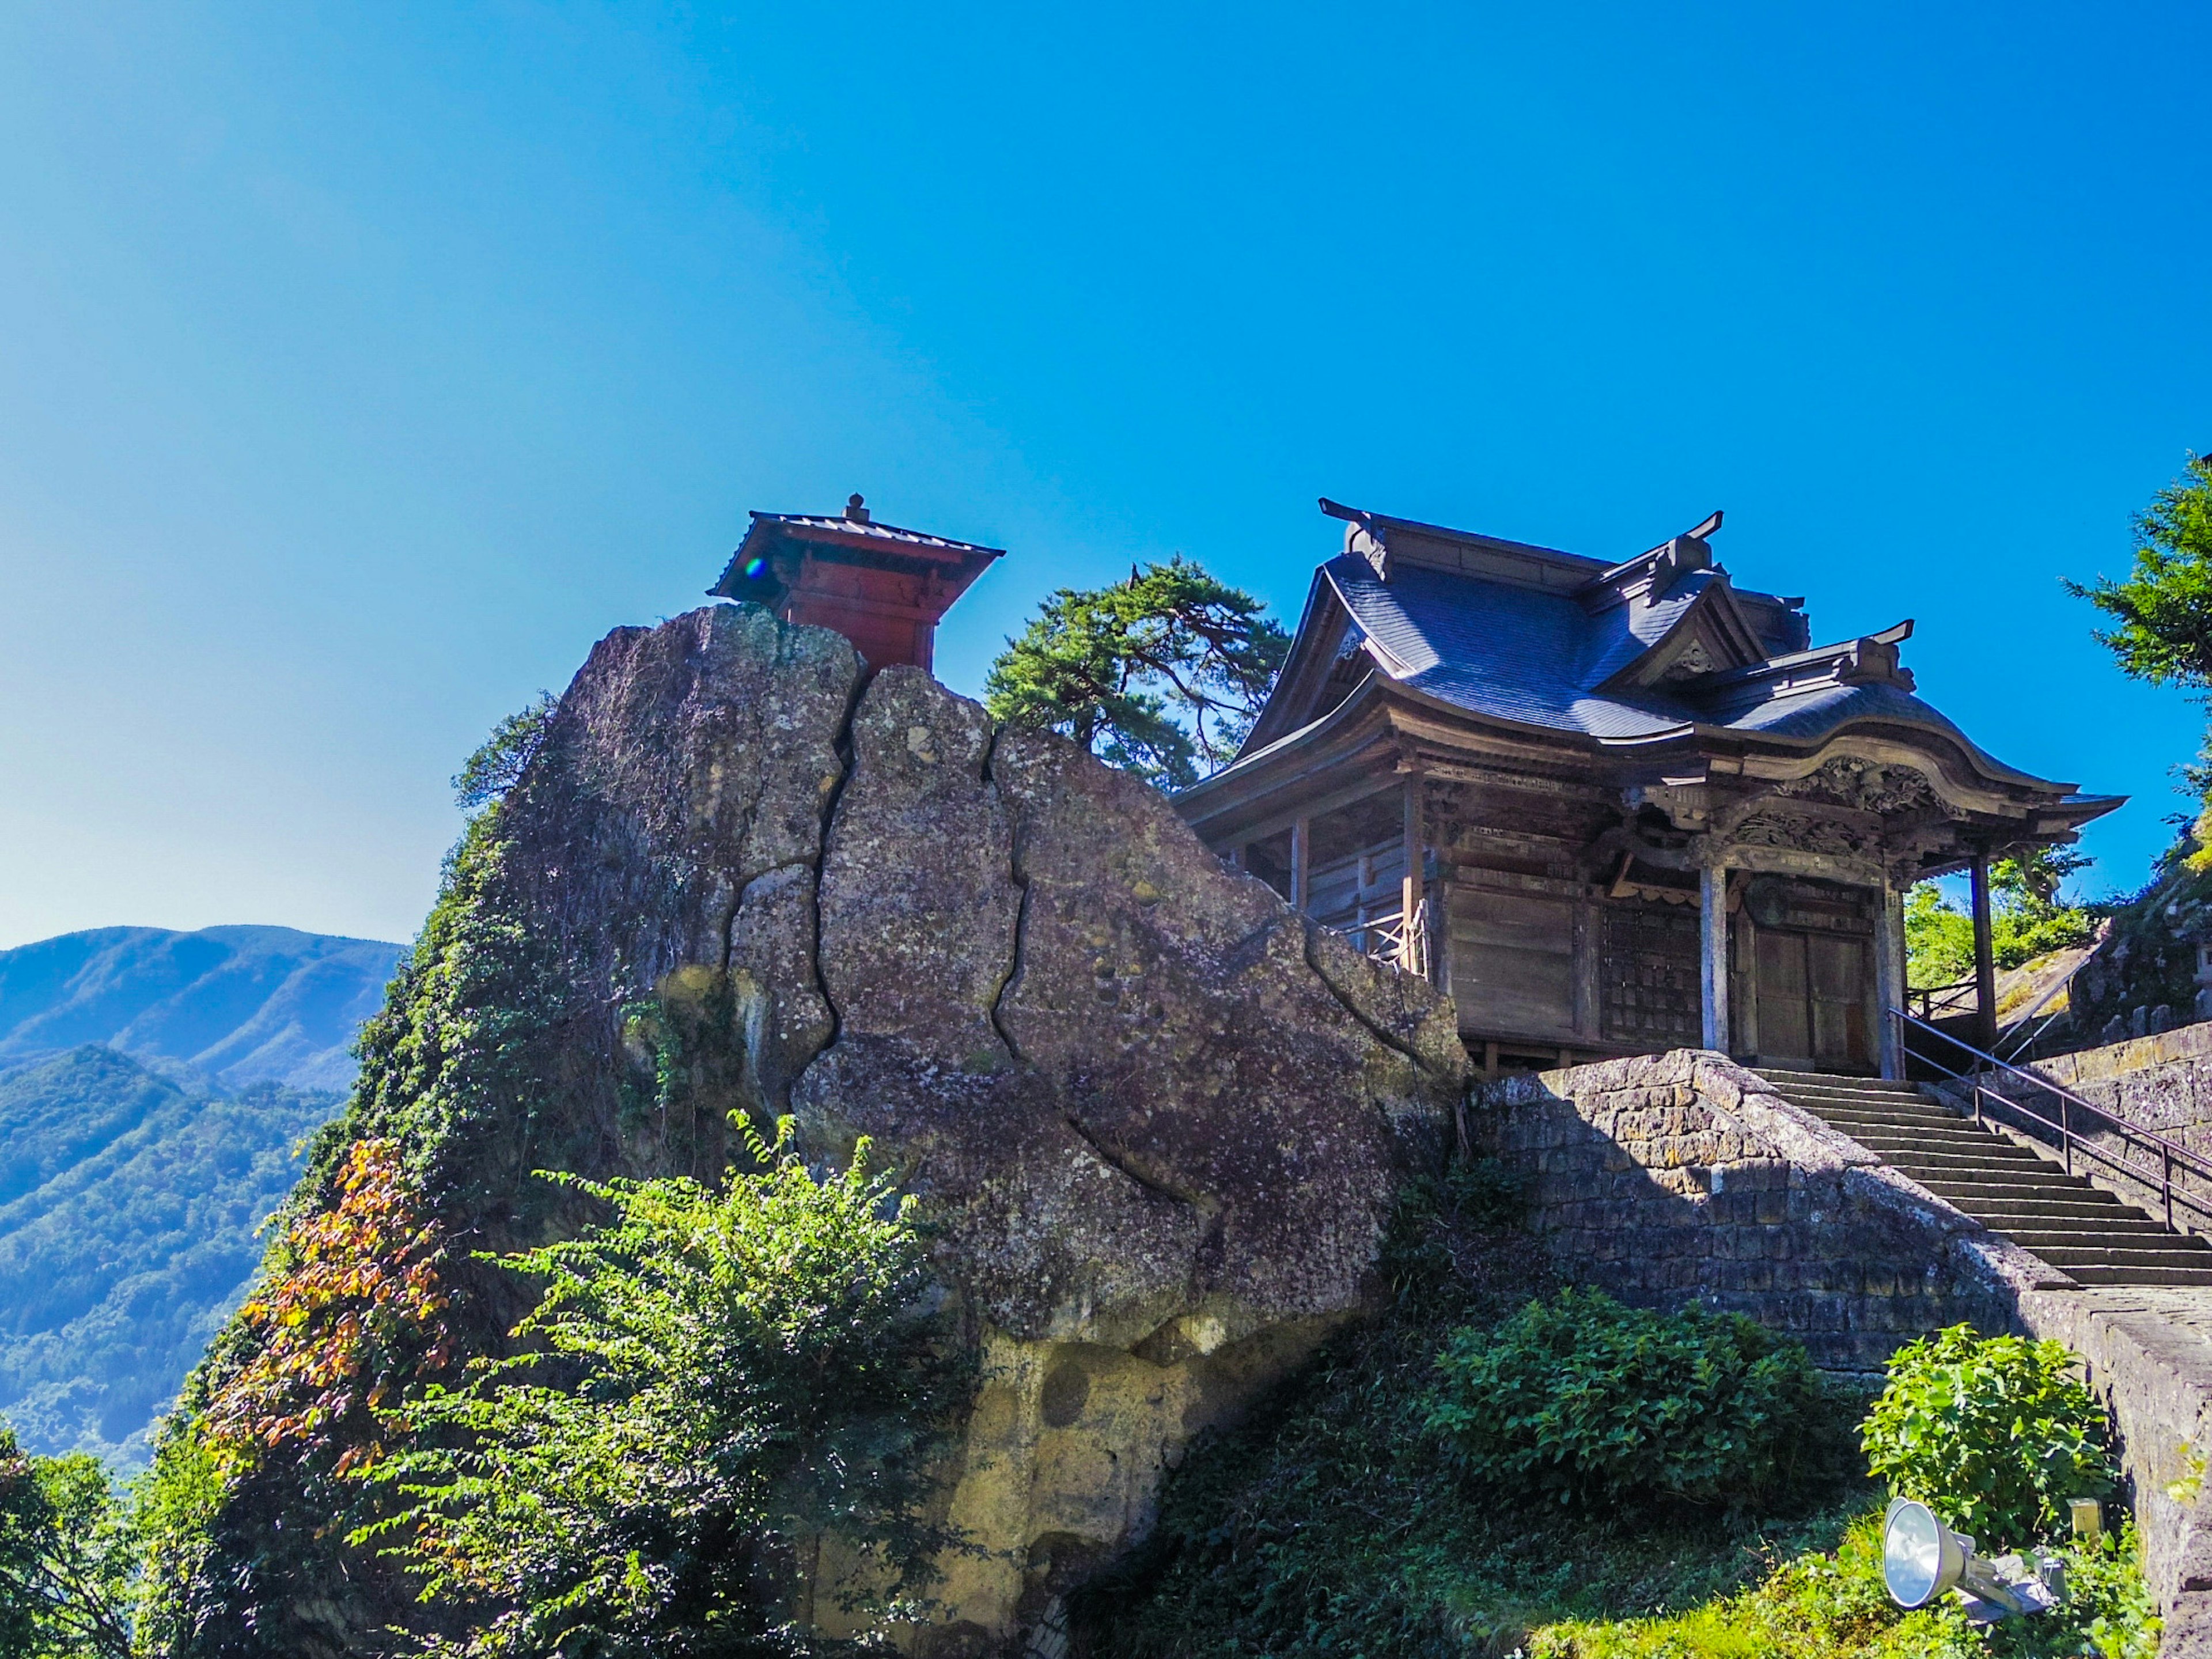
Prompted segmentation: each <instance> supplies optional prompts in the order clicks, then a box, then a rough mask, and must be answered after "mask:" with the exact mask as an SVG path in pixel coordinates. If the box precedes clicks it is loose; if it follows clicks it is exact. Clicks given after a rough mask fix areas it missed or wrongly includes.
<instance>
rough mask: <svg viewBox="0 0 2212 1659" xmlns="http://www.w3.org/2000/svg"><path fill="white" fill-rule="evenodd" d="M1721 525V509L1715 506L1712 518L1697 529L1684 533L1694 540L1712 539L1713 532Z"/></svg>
mask: <svg viewBox="0 0 2212 1659" xmlns="http://www.w3.org/2000/svg"><path fill="white" fill-rule="evenodd" d="M1720 527H1721V510H1720V508H1718V507H1715V508H1714V509H1713V516H1712V517H1711V518H1710V519H1707V520H1705V522H1704V523H1703V524H1701V525H1699V526H1698V527H1697V528H1696V529H1695V530H1690V531H1685V532H1683V533H1684V534H1685V535H1686V536H1688V537H1689V538H1690V539H1691V540H1692V541H1693V542H1703V541H1710V540H1711V539H1712V534H1713V532H1715V531H1716V530H1718V529H1719V528H1720Z"/></svg>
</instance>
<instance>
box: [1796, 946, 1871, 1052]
mask: <svg viewBox="0 0 2212 1659" xmlns="http://www.w3.org/2000/svg"><path fill="white" fill-rule="evenodd" d="M1805 945H1806V956H1807V960H1808V966H1809V967H1810V969H1811V972H1810V974H1809V975H1808V976H1807V977H1808V981H1809V984H1810V989H1811V993H1812V996H1811V1000H1812V1024H1813V1063H1814V1065H1816V1066H1819V1067H1820V1069H1821V1070H1822V1071H1837V1072H1850V1071H1857V1070H1860V1069H1862V1068H1863V1067H1864V1066H1866V1065H1867V1063H1868V1061H1869V1060H1870V1059H1871V1058H1872V1055H1871V1054H1870V1052H1869V1044H1868V1042H1867V1018H1866V1009H1867V983H1868V981H1869V978H1870V977H1871V975H1870V973H1869V969H1870V967H1871V965H1872V964H1871V963H1870V962H1869V953H1868V951H1867V941H1866V940H1864V939H1857V938H1854V937H1852V936H1851V935H1850V934H1848V933H1811V934H1808V935H1807V936H1806V940H1805Z"/></svg>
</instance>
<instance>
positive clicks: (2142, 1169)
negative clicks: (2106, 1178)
mask: <svg viewBox="0 0 2212 1659" xmlns="http://www.w3.org/2000/svg"><path fill="white" fill-rule="evenodd" d="M1886 1012H1887V1014H1888V1017H1889V1018H1892V1019H1893V1020H1895V1021H1897V1023H1898V1032H1897V1047H1898V1052H1899V1054H1911V1055H1912V1056H1913V1057H1914V1058H1916V1059H1918V1060H1924V1061H1926V1062H1927V1063H1928V1064H1929V1065H1930V1066H1934V1067H1935V1068H1936V1070H1937V1071H1939V1072H1942V1073H1943V1074H1944V1075H1946V1076H1947V1077H1950V1078H1953V1079H1956V1080H1957V1081H1959V1082H1961V1083H1964V1084H1966V1085H1968V1086H1969V1087H1970V1088H1971V1089H1972V1091H1973V1095H1974V1121H1975V1122H1976V1123H1980V1122H1981V1121H1983V1112H1982V1100H1983V1097H1984V1096H1987V1097H1989V1098H1990V1099H1991V1100H1994V1101H1997V1102H2000V1103H2002V1105H2003V1106H2004V1107H2005V1108H2006V1109H2008V1111H2010V1112H2016V1113H2018V1114H2019V1115H2021V1116H2022V1117H2025V1118H2027V1119H2029V1120H2030V1121H2033V1122H2036V1123H2039V1124H2041V1125H2042V1126H2043V1127H2045V1128H2046V1129H2055V1130H2057V1132H2058V1144H2059V1149H2060V1155H2061V1156H2062V1157H2063V1159H2064V1160H2065V1165H2066V1173H2067V1174H2069V1175H2072V1174H2073V1173H2074V1154H2075V1150H2076V1149H2077V1148H2078V1149H2079V1150H2080V1151H2081V1152H2082V1153H2083V1154H2084V1155H2085V1156H2087V1157H2088V1158H2093V1159H2094V1160H2096V1162H2098V1163H2100V1164H2104V1165H2106V1167H2107V1168H2109V1169H2112V1170H2118V1172H2119V1173H2121V1174H2122V1175H2124V1176H2127V1177H2128V1178H2129V1179H2130V1180H2133V1181H2139V1182H2142V1184H2143V1185H2144V1186H2146V1187H2154V1188H2157V1189H2158V1193H2159V1196H2160V1199H2161V1200H2163V1201H2164V1203H2165V1206H2166V1231H2169V1232H2174V1231H2179V1229H2178V1228H2176V1227H2175V1226H2174V1225H2173V1206H2174V1200H2176V1199H2177V1198H2178V1199H2179V1200H2180V1201H2181V1203H2182V1204H2183V1205H2184V1206H2186V1207H2188V1208H2190V1209H2192V1210H2194V1211H2196V1212H2197V1214H2198V1215H2200V1216H2202V1217H2203V1218H2206V1219H2207V1220H2212V1202H2208V1201H2207V1200H2203V1199H2198V1198H2194V1197H2191V1195H2190V1194H2188V1193H2186V1192H2179V1193H2177V1192H2176V1191H2175V1190H2174V1185H2173V1171H2174V1169H2175V1167H2176V1165H2179V1167H2180V1168H2181V1169H2182V1170H2185V1171H2186V1172H2188V1173H2189V1174H2191V1175H2193V1176H2197V1178H2198V1179H2199V1180H2200V1181H2203V1182H2206V1183H2207V1184H2208V1185H2212V1159H2208V1158H2205V1157H2203V1155H2202V1154H2201V1153H2198V1152H2192V1151H2191V1150H2190V1149H2189V1148H2188V1147H2186V1146H2183V1145H2182V1144H2181V1143H2180V1142H2179V1141H2177V1140H2169V1139H2166V1136H2164V1135H2162V1134H2160V1133H2158V1132H2157V1131H2156V1130H2155V1129H2146V1128H2144V1127H2142V1125H2141V1124H2138V1123H2130V1121H2128V1120H2127V1119H2125V1118H2124V1117H2122V1116H2120V1115H2119V1114H2118V1113H2117V1112H2114V1111H2112V1110H2111V1109H2109V1108H2107V1107H2103V1106H2100V1105H2098V1104H2097V1103H2095V1102H2094V1101H2088V1100H2084V1099H2082V1098H2081V1096H2079V1095H2077V1094H2075V1093H2074V1092H2073V1091H2070V1090H2068V1089H2062V1088H2060V1087H2059V1086H2058V1085H2057V1084H2055V1083H2053V1082H2051V1080H2050V1079H2048V1078H2040V1077H2038V1076H2036V1075H2035V1073H2033V1072H2023V1071H2022V1070H2021V1068H2020V1067H2019V1066H2013V1065H2008V1064H2007V1063H2006V1062H2005V1061H2003V1060H1999V1059H1998V1058H1997V1057H1996V1055H1995V1054H1984V1052H1983V1051H1982V1050H1981V1049H1979V1048H1975V1047H1974V1046H1973V1044H1972V1043H1971V1042H1962V1041H1960V1039H1959V1038H1957V1037H1954V1036H1952V1035H1951V1034H1950V1033H1949V1032H1948V1031H1942V1030H1937V1029H1936V1027H1935V1026H1933V1025H1930V1024H1928V1023H1927V1022H1926V1021H1924V1020H1919V1019H1915V1018H1913V1017H1912V1016H1911V1015H1910V1014H1908V1013H1906V1012H1905V1011H1904V1010H1903V1009H1902V1008H1891V1009H1888V1010H1887V1011H1886ZM1911 1026H1917V1027H1918V1028H1919V1029H1920V1030H1923V1031H1925V1032H1926V1033H1927V1034H1928V1035H1929V1036H1932V1037H1936V1038H1938V1039H1940V1040H1941V1041H1942V1042H1948V1043H1949V1044H1950V1045H1951V1046H1952V1047H1953V1048H1958V1049H1960V1050H1961V1051H1963V1052H1964V1053H1966V1054H1971V1055H1972V1057H1973V1058H1974V1059H1975V1060H1980V1061H1981V1062H1983V1065H1984V1066H1986V1067H1987V1068H1988V1069H1989V1070H1990V1071H1992V1072H2003V1073H2008V1075H2010V1076H2013V1077H2016V1078H2018V1079H2020V1080H2021V1082H2023V1083H2025V1084H2027V1085H2029V1086H2030V1087H2031V1088H2036V1089H2040V1090H2042V1091H2044V1092H2045V1094H2047V1095H2051V1096H2054V1097H2057V1101H2058V1115H2057V1117H2056V1118H2055V1119H2054V1118H2050V1117H2046V1116H2045V1115H2043V1114H2042V1113H2040V1112H2039V1111H2037V1110H2036V1109H2034V1108H2033V1107H2032V1106H2029V1105H2028V1104H2027V1103H2026V1102H2024V1101H2018V1100H2015V1099H2014V1098H2013V1097H2011V1096H2010V1095H2005V1094H2000V1093H1998V1092H1997V1091H1996V1090H1995V1089H1990V1088H1985V1087H1984V1086H1983V1085H1982V1084H1981V1083H1980V1082H1979V1081H1978V1073H1979V1071H1980V1069H1981V1068H1980V1067H1976V1068H1974V1069H1973V1070H1971V1071H1965V1072H1962V1071H1960V1070H1957V1069H1956V1068H1954V1067H1953V1066H1946V1065H1945V1064H1944V1063H1943V1062H1942V1060H1938V1059H1936V1057H1935V1056H1934V1055H1933V1054H1926V1053H1921V1054H1914V1052H1913V1049H1912V1048H1911V1042H1909V1038H1910V1036H1911V1033H1910V1031H1909V1030H1907V1029H1906V1028H1907V1027H1911ZM2077 1112H2087V1114H2088V1115H2090V1116H2091V1117H2092V1118H2094V1119H2097V1120H2099V1121H2102V1122H2103V1123H2105V1124H2106V1125H2108V1126H2109V1127H2112V1129H2115V1130H2117V1131H2118V1133H2120V1135H2121V1136H2122V1138H2123V1140H2124V1141H2126V1140H2133V1141H2136V1142H2137V1143H2141V1144H2144V1145H2147V1146H2150V1147H2153V1148H2154V1149H2155V1150H2156V1151H2157V1152H2158V1156H2159V1166H2158V1176H2157V1179H2155V1180H2153V1179H2152V1177H2151V1175H2150V1173H2149V1169H2148V1165H2146V1164H2139V1163H2137V1162H2136V1161H2135V1160H2134V1159H2131V1158H2125V1157H2115V1156H2114V1155H2113V1154H2112V1153H2111V1152H2106V1150H2105V1149H2104V1148H2103V1147H2102V1146H2098V1145H2097V1143H2096V1142H2094V1141H2093V1140H2090V1139H2087V1138H2086V1137H2084V1136H2083V1135H2081V1133H2078V1132H2076V1131H2075V1127H2074V1115H2075V1113H2077Z"/></svg>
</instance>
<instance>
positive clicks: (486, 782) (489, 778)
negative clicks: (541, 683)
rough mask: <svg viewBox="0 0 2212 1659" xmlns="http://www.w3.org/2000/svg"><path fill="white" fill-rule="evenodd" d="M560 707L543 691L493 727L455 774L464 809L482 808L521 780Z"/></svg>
mask: <svg viewBox="0 0 2212 1659" xmlns="http://www.w3.org/2000/svg"><path fill="white" fill-rule="evenodd" d="M559 707H560V700H559V699H558V698H556V696H554V695H553V694H552V693H551V692H550V691H540V692H539V693H538V695H537V696H535V697H533V698H532V699H531V700H530V702H528V703H526V704H525V705H524V706H523V707H522V708H518V709H516V710H515V711H514V713H513V714H509V715H508V716H507V718H506V719H505V720H501V721H500V723H499V724H498V725H497V726H494V727H492V729H491V735H490V736H489V737H488V738H485V739H484V740H483V742H482V743H481V744H477V750H476V752H475V753H474V754H472V755H471V756H470V757H468V759H467V760H465V761H464V762H463V763H461V769H460V770H459V771H458V772H456V773H454V774H453V799H454V800H455V801H456V802H457V803H458V804H459V806H460V809H461V810H462V811H464V812H475V811H482V810H483V808H484V807H486V806H489V805H492V804H493V803H494V802H495V801H497V800H498V799H501V797H502V796H504V795H505V794H506V793H507V791H508V790H510V789H512V788H513V787H514V786H515V785H516V784H517V783H518V782H520V781H521V777H522V774H523V770H524V769H525V768H526V767H527V766H528V765H529V764H530V761H531V757H532V756H534V755H535V754H537V752H538V745H539V744H542V743H544V741H545V729H546V727H547V726H550V725H551V724H552V722H553V711H554V710H555V709H556V708H559Z"/></svg>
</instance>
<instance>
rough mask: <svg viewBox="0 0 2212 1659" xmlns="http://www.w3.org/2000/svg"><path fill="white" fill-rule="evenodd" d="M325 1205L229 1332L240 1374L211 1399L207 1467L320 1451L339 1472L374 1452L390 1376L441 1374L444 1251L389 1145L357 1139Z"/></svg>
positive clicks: (303, 1219) (294, 1231) (292, 1239)
mask: <svg viewBox="0 0 2212 1659" xmlns="http://www.w3.org/2000/svg"><path fill="white" fill-rule="evenodd" d="M445 1254H446V1253H445V1248H444V1245H443V1244H442V1243H441V1241H440V1240H439V1238H438V1237H437V1235H436V1233H435V1230H434V1229H433V1228H432V1226H431V1225H430V1224H429V1222H428V1220H427V1219H426V1218H425V1214H424V1210H423V1206H422V1202H421V1200H420V1199H419V1197H418V1196H417V1195H416V1192H415V1190H414V1188H413V1185H412V1183H411V1182H410V1181H409V1180H408V1178H407V1175H406V1171H405V1169H404V1166H403V1164H401V1162H400V1158H399V1149H398V1146H395V1145H394V1144H393V1143H392V1142H391V1141H388V1140H359V1141H356V1142H355V1143H354V1144H353V1146H351V1147H350V1148H349V1150H348V1152H347V1153H346V1157H345V1161H344V1163H343V1164H342V1165H341V1166H340V1169H339V1170H338V1174H337V1203H336V1204H334V1205H332V1206H331V1207H329V1208H327V1209H323V1210H318V1211H315V1212H312V1213H309V1214H305V1215H301V1216H300V1217H298V1218H295V1220H294V1221H293V1222H292V1224H291V1225H290V1226H289V1228H287V1229H286V1231H285V1235H284V1240H283V1248H282V1249H281V1251H279V1252H278V1253H277V1254H276V1258H275V1259H274V1260H273V1261H271V1263H270V1267H269V1269H268V1271H267V1272H266V1273H264V1277H263V1279H262V1282H261V1284H260V1285H258V1286H257V1287H256V1288H255V1291H254V1292H253V1294H252V1297H249V1298H248V1299H247V1301H246V1304H245V1306H243V1307H241V1308H240V1310H238V1322H239V1325H240V1328H241V1330H242V1332H243V1333H244V1334H245V1335H246V1337H247V1338H248V1340H250V1341H251V1343H252V1352H251V1353H250V1355H249V1357H248V1358H246V1362H245V1364H242V1365H241V1366H240V1367H239V1369H238V1370H235V1371H234V1372H232V1373H231V1374H230V1376H228V1377H227V1378H226V1379H225V1380H224V1382H223V1384H222V1387H221V1388H220V1389H217V1390H216V1392H215V1394H214V1395H213V1397H212V1398H211V1399H210V1401H209V1402H208V1405H207V1408H206V1411H205V1413H204V1434H205V1437H206V1442H207V1444H208V1445H209V1447H210V1449H212V1450H213V1452H214V1454H215V1456H216V1464H217V1467H218V1468H220V1469H221V1470H222V1472H223V1473H224V1474H232V1473H235V1472H238V1471H241V1470H244V1469H248V1468H252V1466H253V1465H254V1464H255V1463H257V1462H259V1460H260V1459H261V1457H262V1456H263V1455H264V1454H265V1453H267V1452H269V1451H270V1450H273V1449H276V1448H278V1447H281V1446H287V1445H300V1444H322V1445H328V1446H330V1447H331V1448H333V1449H335V1451H336V1455H337V1462H336V1464H335V1465H334V1467H335V1469H336V1471H337V1473H338V1474H343V1473H345V1471H346V1470H347V1469H349V1468H352V1467H354V1466H355V1465H356V1463H359V1462H363V1461H365V1460H368V1459H372V1458H373V1457H374V1454H375V1443H374V1438H373V1435H372V1433H371V1432H370V1431H373V1429H374V1423H375V1416H376V1413H377V1412H378V1411H379V1409H380V1407H383V1406H385V1405H386V1403H387V1401H388V1400H389V1399H390V1396H391V1395H392V1391H393V1389H394V1388H395V1387H396V1386H397V1379H398V1377H400V1376H413V1375H416V1374H418V1373H419V1372H421V1371H424V1370H435V1369H437V1368H438V1367H439V1366H441V1365H442V1364H445V1363H446V1361H447V1347H446V1331H445V1326H444V1321H443V1315H444V1313H445V1310H446V1307H447V1295H446V1291H445V1288H444V1285H442V1283H441V1276H440V1269H441V1267H442V1265H443V1263H444V1261H445Z"/></svg>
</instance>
